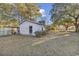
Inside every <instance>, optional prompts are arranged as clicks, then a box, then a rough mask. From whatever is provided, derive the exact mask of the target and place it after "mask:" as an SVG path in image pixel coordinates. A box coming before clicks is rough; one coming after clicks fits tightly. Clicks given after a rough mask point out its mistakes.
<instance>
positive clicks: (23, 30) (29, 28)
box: [19, 20, 45, 36]
mask: <svg viewBox="0 0 79 59" xmlns="http://www.w3.org/2000/svg"><path fill="white" fill-rule="evenodd" d="M44 30H45V27H44V26H43V25H42V24H39V23H36V22H34V21H29V20H26V21H23V22H22V23H21V24H20V26H19V33H20V34H22V35H33V36H35V32H36V31H44Z"/></svg>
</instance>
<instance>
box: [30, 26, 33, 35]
mask: <svg viewBox="0 0 79 59" xmlns="http://www.w3.org/2000/svg"><path fill="white" fill-rule="evenodd" d="M32 31H33V30H32V26H29V33H30V34H31V33H32Z"/></svg>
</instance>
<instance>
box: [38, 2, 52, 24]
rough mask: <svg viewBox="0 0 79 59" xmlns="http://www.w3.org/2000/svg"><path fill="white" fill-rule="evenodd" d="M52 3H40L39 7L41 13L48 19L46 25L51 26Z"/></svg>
mask: <svg viewBox="0 0 79 59" xmlns="http://www.w3.org/2000/svg"><path fill="white" fill-rule="evenodd" d="M51 5H52V4H51V3H40V4H39V6H40V12H41V13H42V16H43V17H46V23H47V24H51V21H50V17H51V15H50V14H49V12H50V10H51V8H52V6H51Z"/></svg>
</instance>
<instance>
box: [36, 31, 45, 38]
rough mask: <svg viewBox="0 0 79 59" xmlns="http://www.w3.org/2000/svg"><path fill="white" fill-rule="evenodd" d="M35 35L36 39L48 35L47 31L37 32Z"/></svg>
mask: <svg viewBox="0 0 79 59" xmlns="http://www.w3.org/2000/svg"><path fill="white" fill-rule="evenodd" d="M35 35H36V37H41V36H43V35H46V31H36V32H35Z"/></svg>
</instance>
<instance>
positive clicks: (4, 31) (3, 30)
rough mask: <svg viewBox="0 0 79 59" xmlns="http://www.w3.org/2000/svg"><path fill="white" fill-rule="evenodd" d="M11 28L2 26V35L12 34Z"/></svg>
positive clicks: (0, 33) (0, 29) (0, 34)
mask: <svg viewBox="0 0 79 59" xmlns="http://www.w3.org/2000/svg"><path fill="white" fill-rule="evenodd" d="M11 34H12V33H11V28H0V36H5V35H11Z"/></svg>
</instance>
